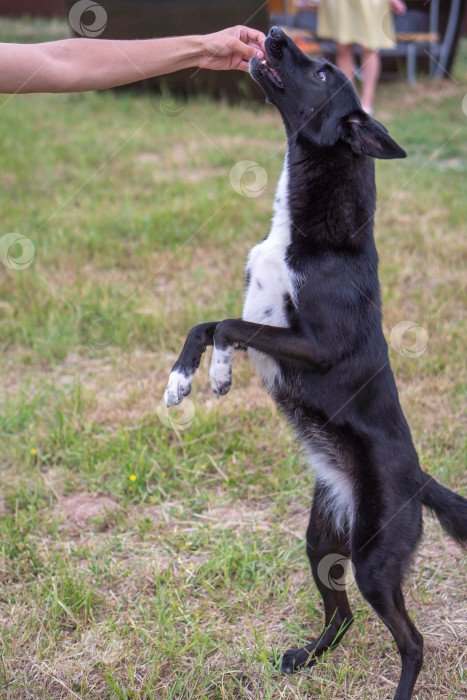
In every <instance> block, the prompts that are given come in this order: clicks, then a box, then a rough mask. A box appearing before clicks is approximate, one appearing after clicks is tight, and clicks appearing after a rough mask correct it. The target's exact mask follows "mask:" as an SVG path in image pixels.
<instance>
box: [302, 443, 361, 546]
mask: <svg viewBox="0 0 467 700" xmlns="http://www.w3.org/2000/svg"><path fill="white" fill-rule="evenodd" d="M305 449H306V452H307V456H308V461H309V463H310V466H311V468H312V469H313V471H314V472H315V475H316V483H318V484H320V485H321V486H323V487H325V496H324V501H323V513H322V514H323V518H326V519H327V520H328V523H329V526H330V527H333V528H334V529H335V530H336V531H337V532H339V533H343V532H344V531H345V527H346V525H350V526H351V525H352V522H353V517H354V496H353V489H352V482H351V479H350V478H349V476H348V474H346V473H345V471H344V470H342V469H340V468H339V467H338V466H337V464H336V463H335V462H334V461H333V459H332V457H330V456H329V455H328V454H327V453H326V452H323V451H321V450H312V449H310V448H309V447H308V446H307V447H306V448H305Z"/></svg>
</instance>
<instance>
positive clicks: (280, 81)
mask: <svg viewBox="0 0 467 700" xmlns="http://www.w3.org/2000/svg"><path fill="white" fill-rule="evenodd" d="M269 70H270V71H271V73H272V74H273V76H274V77H275V79H276V80H277V82H278V83H282V80H281V79H280V76H279V75H278V74H277V73H276V71H275V70H274V68H271V67H269Z"/></svg>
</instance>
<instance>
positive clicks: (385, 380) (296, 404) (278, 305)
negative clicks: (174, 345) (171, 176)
mask: <svg viewBox="0 0 467 700" xmlns="http://www.w3.org/2000/svg"><path fill="white" fill-rule="evenodd" d="M265 46H266V51H267V56H268V59H267V61H262V62H261V61H259V60H258V59H255V58H254V59H252V60H251V63H250V73H251V75H252V77H253V78H254V79H255V80H256V81H257V82H258V83H259V84H260V85H261V87H262V88H263V90H264V92H265V93H266V96H267V99H268V101H270V102H272V103H273V104H274V105H275V106H276V107H277V108H278V110H279V112H280V113H281V115H282V118H283V121H284V124H285V129H286V132H287V138H288V149H287V156H286V158H285V164H284V170H283V172H282V175H281V177H280V180H279V184H278V187H277V193H276V197H275V203H274V218H273V222H272V227H271V231H270V233H269V235H268V236H267V238H266V239H265V240H264V241H262V242H261V243H259V244H258V245H257V246H255V247H254V248H253V249H252V251H251V252H250V255H249V258H248V265H247V271H246V275H247V292H246V298H245V304H244V309H243V318H242V319H228V320H225V321H220V322H214V323H201V324H200V325H197V326H195V327H194V328H192V329H191V331H190V332H189V334H188V337H187V339H186V342H185V346H184V348H183V350H182V353H181V354H180V357H179V359H178V360H177V362H176V363H175V366H174V368H173V370H172V373H171V375H170V379H169V383H168V386H167V389H166V392H165V400H166V403H167V405H168V406H172V405H174V404H177V403H179V402H180V401H182V399H183V398H184V397H185V396H187V395H188V394H189V393H190V391H191V384H192V381H193V377H194V374H195V371H196V369H197V367H198V366H199V363H200V359H201V356H202V354H203V352H204V351H205V350H206V347H207V346H208V345H214V350H213V355H212V363H211V370H210V377H211V383H212V388H213V391H214V393H215V394H216V396H218V397H219V396H221V395H223V394H226V393H227V392H228V391H229V389H230V385H231V378H232V371H231V362H232V356H233V353H234V351H235V350H236V349H248V350H249V352H250V355H251V357H252V359H253V361H254V362H255V364H256V366H257V369H258V371H259V374H260V377H261V379H262V381H263V383H264V385H265V387H266V388H267V389H268V391H269V392H270V393H271V395H272V397H273V398H274V400H275V401H276V403H277V404H278V406H279V407H280V408H281V409H282V411H283V412H284V414H285V415H286V416H287V418H288V419H289V421H290V423H291V424H292V426H293V428H294V429H295V431H296V433H297V435H298V438H299V441H300V443H301V445H302V447H303V448H304V450H305V452H306V453H307V455H308V456H309V459H310V463H311V464H312V466H313V468H314V469H315V472H316V487H315V493H314V499H313V505H312V508H311V518H310V523H309V526H308V530H307V534H306V541H307V552H308V557H309V560H310V564H311V570H312V573H313V577H314V580H315V582H316V585H317V587H318V589H319V591H320V593H321V595H322V597H323V600H324V606H325V627H324V630H323V632H322V633H321V634H320V635H319V636H318V637H317V639H316V640H315V641H314V642H312V643H311V644H308V645H306V646H305V647H304V648H302V649H292V650H290V651H287V652H286V653H285V655H284V657H283V659H282V672H285V673H291V672H292V671H294V670H295V669H297V668H299V667H300V666H304V665H311V664H312V663H314V662H315V661H316V659H317V658H318V657H319V656H320V654H322V653H323V652H324V651H326V650H328V649H331V648H333V647H334V646H336V645H337V644H338V643H339V642H340V640H341V639H342V637H343V635H344V634H345V632H346V630H347V629H348V627H349V626H350V624H351V622H352V613H351V611H350V607H349V603H348V600H347V595H346V592H345V590H342V588H343V587H342V586H339V587H338V588H339V590H334V589H333V588H331V587H329V586H328V585H326V584H325V582H323V581H322V580H321V578H322V577H320V576H319V572H318V569H319V564H320V562H321V561H322V560H323V558H324V557H326V556H327V555H329V554H331V553H332V554H338V555H340V556H341V557H342V558H344V559H345V558H347V559H348V558H350V559H351V561H352V565H353V567H354V572H355V579H356V581H357V584H358V586H359V588H360V591H361V592H362V594H363V595H364V597H365V598H366V599H367V600H368V602H369V603H370V604H371V605H372V606H373V608H374V610H375V611H376V613H377V614H378V615H379V617H380V618H381V619H382V620H383V622H384V623H385V624H386V625H387V627H388V628H389V630H390V631H391V633H392V635H393V637H394V639H395V641H396V644H397V646H398V649H399V652H400V655H401V660H402V674H401V677H400V681H399V685H398V688H397V693H396V696H395V697H396V699H397V700H407V699H408V698H410V697H411V696H412V691H413V688H414V685H415V681H416V678H417V675H418V673H419V671H420V668H421V666H422V657H423V638H422V636H421V634H420V633H419V632H418V631H417V629H416V628H415V626H414V624H413V623H412V621H411V620H410V618H409V616H408V614H407V612H406V609H405V606H404V598H403V595H402V589H401V583H402V580H403V577H404V574H405V572H406V570H407V568H408V566H409V563H410V560H411V556H412V554H413V552H414V549H415V547H416V545H417V542H418V541H419V539H420V536H421V533H422V504H423V505H425V506H427V507H428V508H430V509H432V510H433V511H434V512H435V513H436V514H437V516H438V517H439V520H440V521H441V524H442V525H443V527H444V528H445V529H446V530H447V532H448V533H449V534H450V535H452V536H453V537H454V538H455V539H456V540H457V541H458V542H460V543H461V544H465V543H467V500H466V499H464V498H462V497H461V496H459V495H456V494H454V493H453V492H452V491H449V490H448V489H446V488H444V487H443V486H440V485H439V484H438V483H437V482H436V481H435V480H434V479H433V478H432V477H430V476H429V475H428V474H427V473H426V472H424V471H422V470H421V469H420V466H419V462H418V458H417V454H416V452H415V448H414V446H413V443H412V439H411V435H410V430H409V427H408V425H407V423H406V420H405V418H404V415H403V413H402V410H401V407H400V404H399V398H398V394H397V389H396V385H395V382H394V377H393V374H392V371H391V368H390V365H389V359H388V349H387V344H386V341H385V339H384V336H383V332H382V328H381V301H380V290H379V281H378V256H377V252H376V248H375V242H374V238H373V216H374V210H375V196H376V191H375V176H374V162H373V158H403V157H405V155H406V154H405V152H404V151H403V150H402V148H400V147H399V146H398V145H397V144H396V143H395V141H393V140H392V139H391V138H390V136H389V135H388V132H387V130H386V129H385V128H384V127H383V126H382V125H381V124H380V123H378V122H377V121H375V120H374V119H372V118H370V117H369V116H368V115H367V114H365V113H364V112H363V111H362V109H361V106H360V102H359V100H358V97H357V94H356V92H355V90H354V89H353V87H352V85H351V84H350V82H349V81H348V80H347V79H346V78H345V76H344V75H343V73H342V72H341V71H340V70H338V69H337V68H336V67H335V66H333V65H331V64H330V63H328V62H326V61H324V60H312V59H310V58H308V57H307V56H305V55H304V54H303V53H302V52H301V51H300V50H299V49H298V48H297V47H296V45H295V44H294V43H293V42H292V41H291V40H290V39H289V38H288V37H287V36H286V35H285V34H284V33H283V32H282V31H281V30H280V29H278V28H276V27H274V28H273V29H271V31H270V33H269V36H268V38H267V39H266V45H265ZM336 566H337V565H336ZM338 568H339V567H338ZM336 575H337V577H339V575H340V576H342V567H340V574H339V572H338V571H336Z"/></svg>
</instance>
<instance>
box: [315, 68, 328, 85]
mask: <svg viewBox="0 0 467 700" xmlns="http://www.w3.org/2000/svg"><path fill="white" fill-rule="evenodd" d="M316 75H317V76H318V78H319V79H320V80H322V81H323V83H324V81H325V80H326V71H325V70H319V71H318V72H317V74H316Z"/></svg>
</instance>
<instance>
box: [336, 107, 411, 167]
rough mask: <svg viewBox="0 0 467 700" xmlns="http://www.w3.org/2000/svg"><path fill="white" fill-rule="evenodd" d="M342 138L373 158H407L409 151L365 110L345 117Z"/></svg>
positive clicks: (356, 150)
mask: <svg viewBox="0 0 467 700" xmlns="http://www.w3.org/2000/svg"><path fill="white" fill-rule="evenodd" d="M342 126H343V136H342V139H343V140H344V141H346V142H347V143H348V144H349V145H350V147H351V148H352V150H353V151H355V153H365V154H366V155H367V156H373V158H385V159H389V158H405V157H406V156H407V153H406V152H405V151H404V149H403V148H401V147H400V146H399V145H398V144H397V143H396V142H395V141H394V139H392V138H391V137H390V136H389V134H388V130H387V129H386V127H385V126H383V125H382V124H380V123H379V122H377V121H376V119H372V117H370V116H369V115H368V114H366V112H363V110H358V112H353V113H352V114H350V115H348V116H347V117H345V118H344V123H343V125H342Z"/></svg>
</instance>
